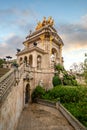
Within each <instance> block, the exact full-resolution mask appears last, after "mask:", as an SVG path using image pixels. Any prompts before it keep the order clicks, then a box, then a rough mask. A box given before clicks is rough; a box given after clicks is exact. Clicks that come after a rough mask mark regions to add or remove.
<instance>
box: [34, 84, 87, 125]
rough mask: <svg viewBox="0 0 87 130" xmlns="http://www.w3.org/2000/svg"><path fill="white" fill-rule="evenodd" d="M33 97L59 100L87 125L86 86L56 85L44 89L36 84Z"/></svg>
mask: <svg viewBox="0 0 87 130" xmlns="http://www.w3.org/2000/svg"><path fill="white" fill-rule="evenodd" d="M35 98H42V99H46V100H50V101H58V100H60V102H61V103H62V104H63V105H64V106H65V107H66V108H67V109H68V110H69V111H70V112H71V113H72V114H73V115H74V116H75V117H76V118H77V119H78V120H79V121H81V122H82V123H83V124H84V125H85V126H87V87H84V86H73V87H72V86H56V87H54V88H53V89H51V90H48V91H47V92H45V90H44V89H43V88H42V87H40V86H37V87H36V89H35V90H34V92H33V94H32V99H33V101H34V100H35Z"/></svg>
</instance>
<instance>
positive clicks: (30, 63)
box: [29, 55, 33, 67]
mask: <svg viewBox="0 0 87 130" xmlns="http://www.w3.org/2000/svg"><path fill="white" fill-rule="evenodd" d="M32 63H33V56H32V55H30V56H29V65H30V67H32Z"/></svg>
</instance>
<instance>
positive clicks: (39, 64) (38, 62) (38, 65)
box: [37, 55, 42, 69]
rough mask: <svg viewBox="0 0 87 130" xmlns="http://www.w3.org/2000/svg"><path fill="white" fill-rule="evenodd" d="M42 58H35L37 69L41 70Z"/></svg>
mask: <svg viewBox="0 0 87 130" xmlns="http://www.w3.org/2000/svg"><path fill="white" fill-rule="evenodd" d="M41 62H42V58H41V56H40V55H38V56H37V69H41Z"/></svg>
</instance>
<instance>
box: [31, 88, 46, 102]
mask: <svg viewBox="0 0 87 130" xmlns="http://www.w3.org/2000/svg"><path fill="white" fill-rule="evenodd" d="M44 94H45V89H44V88H42V87H41V86H36V88H35V90H34V91H33V93H32V101H35V99H36V98H42V97H43V95H44Z"/></svg>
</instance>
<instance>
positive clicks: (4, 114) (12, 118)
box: [0, 78, 24, 130]
mask: <svg viewBox="0 0 87 130" xmlns="http://www.w3.org/2000/svg"><path fill="white" fill-rule="evenodd" d="M23 97H24V96H23V79H22V78H21V80H20V83H19V85H18V86H13V88H12V89H11V92H10V93H9V95H8V97H7V98H6V100H5V101H4V102H3V103H2V105H1V108H0V130H15V128H16V126H17V123H18V119H19V116H20V114H21V112H22V110H23V104H24V101H23V100H24V98H23Z"/></svg>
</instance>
